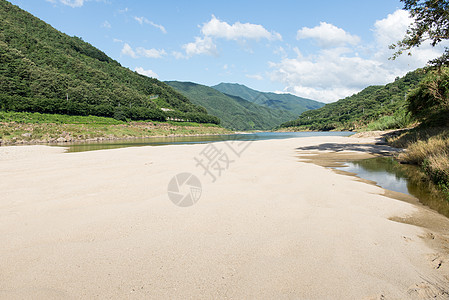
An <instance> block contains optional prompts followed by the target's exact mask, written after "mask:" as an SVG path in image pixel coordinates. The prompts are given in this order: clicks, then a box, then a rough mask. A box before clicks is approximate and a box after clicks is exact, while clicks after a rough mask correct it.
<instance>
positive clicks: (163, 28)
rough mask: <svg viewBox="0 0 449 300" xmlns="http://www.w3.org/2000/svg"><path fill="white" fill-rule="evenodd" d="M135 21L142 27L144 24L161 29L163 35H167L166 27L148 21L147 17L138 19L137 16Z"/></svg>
mask: <svg viewBox="0 0 449 300" xmlns="http://www.w3.org/2000/svg"><path fill="white" fill-rule="evenodd" d="M134 20H136V21H137V22H138V23H139V24H140V25H143V24H144V23H145V24H149V25H151V26H153V27H155V28H157V29H159V30H160V31H162V33H167V30H166V29H165V27H164V26H162V25H159V24H156V23H154V22H153V21H150V20H148V19H147V18H145V17H137V16H135V17H134Z"/></svg>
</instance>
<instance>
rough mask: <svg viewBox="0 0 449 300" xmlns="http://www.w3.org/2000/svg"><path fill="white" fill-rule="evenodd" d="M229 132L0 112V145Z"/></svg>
mask: <svg viewBox="0 0 449 300" xmlns="http://www.w3.org/2000/svg"><path fill="white" fill-rule="evenodd" d="M230 133H233V132H232V131H230V130H228V129H225V128H223V127H220V126H217V125H212V124H197V123H188V122H123V121H118V120H115V119H112V118H104V117H94V116H87V117H86V116H66V115H51V114H39V113H16V112H0V145H23V144H25V145H29V144H33V145H35V144H47V143H66V142H70V143H73V142H97V141H112V140H126V139H134V138H147V137H165V136H189V135H190V136H191V135H194V136H195V135H215V134H230Z"/></svg>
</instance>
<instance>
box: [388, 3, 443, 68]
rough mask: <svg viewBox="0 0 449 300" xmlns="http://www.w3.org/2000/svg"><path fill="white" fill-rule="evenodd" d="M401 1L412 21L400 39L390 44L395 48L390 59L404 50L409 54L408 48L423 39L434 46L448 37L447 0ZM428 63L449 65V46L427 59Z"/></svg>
mask: <svg viewBox="0 0 449 300" xmlns="http://www.w3.org/2000/svg"><path fill="white" fill-rule="evenodd" d="M401 2H404V9H405V10H408V11H409V12H410V15H411V16H412V18H413V19H414V23H413V24H411V25H410V27H409V28H408V29H407V33H406V35H405V37H404V38H403V39H402V40H401V41H399V42H398V43H397V44H393V45H391V46H390V48H391V49H396V50H397V51H396V52H395V53H394V54H393V56H392V59H395V58H397V57H398V56H399V55H401V54H402V53H404V51H406V52H408V55H411V54H410V50H411V49H412V48H414V47H419V46H420V45H421V44H422V43H423V42H425V41H430V43H431V45H432V46H433V47H435V46H436V45H438V44H439V43H441V42H443V41H445V40H448V39H449V1H446V0H401ZM429 64H430V65H432V66H436V67H441V66H443V65H449V48H448V47H446V48H445V52H444V53H443V55H442V56H440V57H438V58H436V59H434V60H431V61H429Z"/></svg>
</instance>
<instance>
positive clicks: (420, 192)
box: [336, 157, 449, 217]
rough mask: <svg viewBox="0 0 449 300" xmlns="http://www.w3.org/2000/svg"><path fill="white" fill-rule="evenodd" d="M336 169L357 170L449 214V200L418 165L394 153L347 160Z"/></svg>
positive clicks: (384, 185) (381, 184)
mask: <svg viewBox="0 0 449 300" xmlns="http://www.w3.org/2000/svg"><path fill="white" fill-rule="evenodd" d="M345 165H346V166H345V167H338V168H336V169H339V170H342V171H346V172H351V173H355V174H357V176H358V177H360V178H363V179H367V180H371V181H374V182H376V183H377V184H378V185H379V186H381V187H382V188H384V189H387V190H391V191H395V192H400V193H404V194H409V195H412V196H414V197H416V198H417V199H418V200H419V201H420V202H421V203H422V204H424V205H426V206H428V207H430V208H432V209H434V210H436V211H438V212H439V213H441V214H443V215H445V216H446V217H449V201H448V199H447V197H446V196H445V195H444V194H443V193H442V192H441V191H439V190H438V189H437V188H436V187H435V185H434V184H433V183H431V182H429V181H428V180H427V178H426V176H425V175H424V174H423V173H422V172H421V171H420V170H419V168H418V167H416V166H411V165H403V164H400V163H398V162H397V161H396V160H395V159H393V158H391V157H375V158H370V159H363V160H357V161H352V162H345Z"/></svg>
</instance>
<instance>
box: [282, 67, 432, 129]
mask: <svg viewBox="0 0 449 300" xmlns="http://www.w3.org/2000/svg"><path fill="white" fill-rule="evenodd" d="M424 76H425V72H424V71H423V70H420V69H419V70H416V71H413V72H410V73H408V74H407V75H405V76H404V77H402V78H396V80H395V81H394V82H392V83H389V84H387V85H385V86H370V87H367V88H366V89H364V90H362V91H361V92H359V93H357V94H354V95H352V96H350V97H347V98H345V99H341V100H339V101H337V102H334V103H330V104H326V105H325V106H324V107H322V108H320V109H316V110H311V111H307V112H304V113H303V114H302V115H301V116H300V117H299V118H298V119H296V120H294V121H289V122H286V123H284V124H282V126H281V127H297V129H300V130H334V129H338V130H357V129H360V128H362V127H368V129H373V130H384V129H389V128H401V127H404V126H407V125H408V123H409V122H410V117H409V114H408V111H407V107H406V105H407V103H406V95H407V93H409V92H410V91H411V90H412V89H413V88H415V87H416V86H417V85H418V83H419V82H420V81H421V80H422V79H423V78H424Z"/></svg>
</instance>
